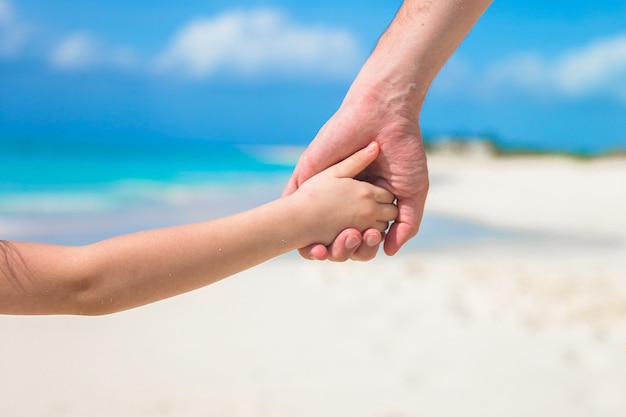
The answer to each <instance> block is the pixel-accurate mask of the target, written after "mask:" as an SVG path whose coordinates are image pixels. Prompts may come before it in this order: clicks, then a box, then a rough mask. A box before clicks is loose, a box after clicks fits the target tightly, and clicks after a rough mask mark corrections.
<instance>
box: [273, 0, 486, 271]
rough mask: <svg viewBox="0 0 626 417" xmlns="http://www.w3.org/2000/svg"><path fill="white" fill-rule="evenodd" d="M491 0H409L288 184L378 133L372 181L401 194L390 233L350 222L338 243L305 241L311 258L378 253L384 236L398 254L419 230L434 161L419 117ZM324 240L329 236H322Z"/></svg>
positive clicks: (297, 183)
mask: <svg viewBox="0 0 626 417" xmlns="http://www.w3.org/2000/svg"><path fill="white" fill-rule="evenodd" d="M490 3H491V0H437V1H427V0H405V1H404V3H403V4H402V6H401V7H400V10H399V11H398V13H397V15H396V16H395V18H394V19H393V21H392V23H391V25H390V26H389V28H388V29H387V31H386V32H385V33H384V34H383V35H382V36H381V38H380V40H379V41H378V44H377V45H376V48H374V51H373V52H372V54H371V56H370V57H369V58H368V60H367V61H366V63H365V65H364V66H363V68H362V69H361V71H360V72H359V74H358V76H357V78H356V79H355V81H354V83H353V84H352V86H351V87H350V90H349V91H348V93H347V95H346V97H345V99H344V101H343V103H342V104H341V106H340V108H339V110H338V111H337V112H336V113H335V114H334V115H333V116H332V117H331V118H330V119H329V120H328V122H327V123H326V124H325V125H324V126H323V127H322V129H321V130H320V131H319V133H318V135H317V136H316V137H315V139H314V140H313V141H312V142H311V144H310V145H309V147H308V148H307V149H306V151H305V152H304V153H303V155H302V157H301V158H300V160H299V162H298V164H297V166H296V169H295V170H294V173H293V175H292V177H291V180H290V181H289V184H288V186H287V187H286V188H285V194H290V193H292V192H294V191H295V190H296V189H297V188H298V187H299V186H300V185H301V184H302V183H303V182H304V181H306V180H307V179H308V178H310V177H311V176H312V175H315V174H316V173H317V172H319V171H320V170H322V169H325V168H326V167H328V166H330V165H332V164H334V163H336V162H337V161H338V160H340V159H341V158H344V157H345V156H346V155H350V154H351V153H352V152H354V150H356V149H359V148H361V147H363V146H365V145H366V144H367V143H369V142H370V141H376V142H378V143H379V144H380V148H381V153H380V156H379V158H378V160H377V161H376V162H375V163H373V164H372V165H371V166H370V167H369V168H368V169H367V171H366V173H365V175H364V177H365V178H366V179H367V180H368V181H372V182H373V183H375V184H380V185H381V186H384V187H386V188H387V189H389V190H390V191H391V192H392V193H393V194H394V195H395V196H396V197H397V199H398V209H399V213H398V218H397V219H396V221H395V222H394V224H393V225H392V226H391V228H390V230H389V232H388V233H387V234H386V236H383V234H381V233H380V232H379V231H378V230H376V229H370V230H367V231H365V232H364V233H361V232H359V231H358V230H354V229H347V230H344V231H343V232H342V233H340V234H339V236H337V239H335V241H334V242H333V243H332V244H331V245H323V244H316V245H311V246H308V247H304V248H302V249H301V250H300V253H301V255H302V256H303V257H304V258H307V259H319V260H324V259H330V260H332V261H345V260H347V259H353V260H370V259H372V258H373V257H374V256H376V253H377V252H378V248H379V245H380V243H381V242H382V240H383V237H384V250H385V252H386V253H387V254H388V255H394V254H396V253H397V252H398V251H399V250H400V248H401V247H402V246H403V245H404V244H405V243H406V242H407V241H408V240H409V239H411V238H412V237H414V236H415V235H416V234H417V232H418V230H419V226H420V223H421V221H422V215H423V212H424V205H425V202H426V195H427V193H428V187H429V182H428V168H427V163H426V155H425V153H424V148H423V145H422V135H421V130H420V127H419V117H420V112H421V109H422V104H423V102H424V99H425V97H426V93H427V91H428V89H429V87H430V85H431V83H432V81H433V79H434V78H435V76H436V75H437V73H438V72H439V70H440V69H441V67H442V66H443V65H444V63H445V62H446V61H447V60H448V58H449V57H450V56H451V55H452V53H453V52H454V51H455V50H456V48H457V47H458V46H459V44H460V43H461V42H462V40H463V39H464V38H465V36H466V35H467V34H468V33H469V31H470V29H471V28H472V27H473V26H474V24H475V23H476V21H477V20H478V19H479V17H480V16H481V15H482V13H483V12H484V11H485V10H486V9H487V7H488V6H489V4H490ZM320 243H322V242H320Z"/></svg>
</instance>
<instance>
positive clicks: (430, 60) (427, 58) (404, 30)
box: [346, 0, 492, 119]
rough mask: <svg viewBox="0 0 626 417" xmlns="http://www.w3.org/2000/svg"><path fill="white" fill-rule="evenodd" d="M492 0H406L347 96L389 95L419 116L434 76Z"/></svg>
mask: <svg viewBox="0 0 626 417" xmlns="http://www.w3.org/2000/svg"><path fill="white" fill-rule="evenodd" d="M491 2H492V0H405V1H404V3H403V4H402V6H401V7H400V9H399V11H398V13H397V14H396V16H395V18H394V19H393V21H392V22H391V24H390V25H389V27H388V29H387V30H386V31H385V33H384V34H383V35H382V36H381V37H380V39H379V41H378V44H377V45H376V47H375V48H374V51H373V52H372V54H371V56H370V57H369V59H368V60H367V61H366V63H365V65H364V66H363V68H362V70H361V72H360V73H359V75H358V77H357V79H356V80H355V82H354V84H353V86H352V88H351V89H350V92H349V93H348V96H347V97H346V100H348V101H349V100H350V99H351V98H353V99H355V100H362V99H363V97H362V95H363V94H366V95H373V96H374V98H375V99H378V98H379V97H385V99H386V100H387V101H390V100H394V101H395V102H396V103H397V104H398V105H399V106H401V107H402V109H401V111H402V112H405V113H406V114H403V116H407V117H410V118H412V119H416V118H418V117H419V112H420V110H421V106H422V103H423V101H424V98H425V96H426V93H427V91H428V88H429V87H430V85H431V83H432V81H433V79H434V78H435V76H436V75H437V73H438V72H439V70H440V69H441V68H442V67H443V65H444V64H445V62H446V61H447V60H448V59H449V58H450V56H451V55H452V53H453V52H454V51H455V50H456V49H457V47H458V46H459V45H460V43H461V42H462V41H463V39H464V38H465V37H466V36H467V34H468V33H469V31H470V30H471V28H472V27H473V26H474V24H475V23H476V21H477V20H478V19H479V18H480V16H481V15H482V13H483V12H484V11H485V10H486V9H487V7H488V6H489V4H491ZM353 96H354V97H353Z"/></svg>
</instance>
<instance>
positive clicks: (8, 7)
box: [0, 0, 28, 58]
mask: <svg viewBox="0 0 626 417" xmlns="http://www.w3.org/2000/svg"><path fill="white" fill-rule="evenodd" d="M27 37H28V28H27V26H26V25H25V24H24V23H22V22H20V21H19V20H18V18H17V14H16V12H15V9H14V8H13V5H12V4H11V3H10V2H9V1H8V0H0V58H3V57H10V56H14V55H16V54H17V53H18V52H19V50H20V48H21V47H22V45H23V44H24V42H25V41H26V39H27Z"/></svg>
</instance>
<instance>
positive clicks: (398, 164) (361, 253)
mask: <svg viewBox="0 0 626 417" xmlns="http://www.w3.org/2000/svg"><path fill="white" fill-rule="evenodd" d="M391 109H393V110H391ZM390 110H391V111H390ZM411 116H413V114H412V113H411V112H403V111H401V110H399V109H398V108H394V106H390V105H389V103H388V102H387V98H384V99H375V98H372V97H370V98H369V99H359V100H351V101H346V102H344V104H343V105H342V107H341V108H340V109H339V110H338V111H337V113H335V115H334V116H333V117H332V118H331V119H330V120H329V121H328V122H327V123H326V124H325V125H324V126H323V127H322V129H321V130H320V132H319V133H318V135H317V136H316V137H315V139H314V140H313V141H312V142H311V144H310V145H309V146H308V148H307V149H306V150H305V151H304V153H303V154H302V155H301V157H300V159H299V161H298V164H297V165H296V168H295V170H294V172H293V175H292V177H291V179H290V180H289V183H288V184H287V187H286V188H285V191H284V194H290V193H292V192H294V191H295V190H296V189H297V188H298V187H299V186H300V185H301V184H302V183H303V182H304V181H306V180H307V179H308V178H310V177H311V176H313V175H315V174H316V173H318V172H320V171H322V170H323V169H325V168H327V167H329V166H331V165H333V164H335V163H337V162H338V161H340V160H342V159H344V158H346V157H347V156H349V155H351V154H352V153H354V152H355V151H357V150H358V149H361V148H363V147H365V146H366V145H367V144H368V143H370V142H371V141H376V142H378V143H379V145H380V154H379V156H378V158H377V159H376V161H374V163H372V164H371V165H370V166H369V167H368V168H367V169H366V170H365V171H364V172H362V173H361V175H359V176H358V178H359V179H362V180H365V181H368V182H371V183H373V184H376V185H379V186H382V187H385V188H387V189H388V190H389V191H391V192H392V193H393V194H394V195H395V196H396V199H397V205H398V217H397V219H396V221H395V222H394V223H393V224H392V226H391V228H390V229H389V231H388V233H387V235H386V236H383V234H381V233H380V232H379V231H378V230H374V229H369V230H366V231H363V234H361V231H359V230H356V229H347V230H345V231H343V232H342V233H340V234H339V235H338V236H337V238H336V239H335V241H334V242H333V243H332V244H331V245H330V246H328V247H325V246H323V245H312V246H309V247H306V248H302V249H300V254H301V255H302V256H303V257H304V258H307V259H318V260H325V259H329V260H332V261H345V260H347V259H353V260H361V261H366V260H370V259H372V258H374V257H375V256H376V253H377V251H378V248H379V245H380V243H381V241H382V239H383V238H384V240H385V244H384V248H385V253H387V254H388V255H394V254H395V253H396V252H398V250H399V249H400V248H401V247H402V245H404V244H405V243H406V242H407V241H408V240H409V239H410V238H412V237H413V236H415V235H416V234H417V231H418V229H419V225H420V222H421V220H422V214H423V211H424V204H425V201H426V194H427V192H428V170H427V166H426V155H425V153H424V148H423V145H422V137H421V132H420V129H419V125H418V122H417V118H412V117H411Z"/></svg>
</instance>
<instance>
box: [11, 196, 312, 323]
mask: <svg viewBox="0 0 626 417" xmlns="http://www.w3.org/2000/svg"><path fill="white" fill-rule="evenodd" d="M290 204H291V201H290V200H288V199H283V200H277V201H274V202H272V203H269V204H267V205H265V206H261V207H257V208H255V209H252V210H249V211H246V212H243V213H240V214H236V215H234V216H229V217H225V218H221V219H217V220H212V221H207V222H202V223H195V224H190V225H183V226H175V227H169V228H163V229H156V230H149V231H145V232H138V233H132V234H128V235H123V236H118V237H115V238H111V239H107V240H103V241H100V242H97V243H94V244H91V245H86V246H82V247H64V246H56V245H47V244H38V243H24V242H6V243H5V244H4V245H5V246H6V247H4V248H3V252H2V253H4V255H5V258H6V262H4V265H5V266H6V271H5V270H4V268H3V271H2V275H4V276H5V279H4V280H0V299H2V300H5V301H6V303H3V304H4V305H3V306H1V307H0V312H1V313H8V314H80V315H101V314H109V313H114V312H117V311H122V310H126V309H129V308H133V307H137V306H141V305H144V304H148V303H151V302H154V301H158V300H161V299H164V298H168V297H172V296H175V295H178V294H182V293H185V292H188V291H191V290H194V289H197V288H200V287H203V286H206V285H209V284H211V283H214V282H216V281H218V280H220V279H222V278H225V277H227V276H230V275H233V274H235V273H237V272H241V271H243V270H245V269H247V268H250V267H252V266H254V265H257V264H259V263H262V262H264V261H266V260H268V259H270V258H273V257H276V256H279V255H281V254H283V253H286V252H289V251H291V250H293V249H295V248H297V247H298V245H299V244H302V237H301V236H302V235H304V233H303V230H302V225H303V224H304V223H303V222H302V221H299V222H296V221H293V223H291V220H290V218H289V212H291V210H290ZM277 224H280V225H281V226H280V227H276V225H277ZM3 292H4V296H2V293H3Z"/></svg>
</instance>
